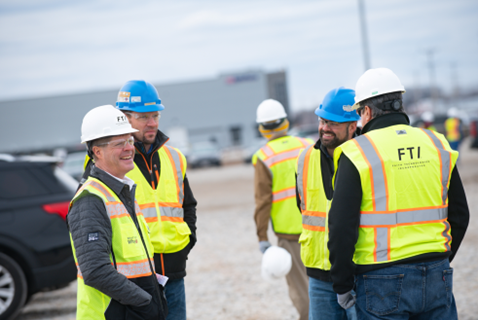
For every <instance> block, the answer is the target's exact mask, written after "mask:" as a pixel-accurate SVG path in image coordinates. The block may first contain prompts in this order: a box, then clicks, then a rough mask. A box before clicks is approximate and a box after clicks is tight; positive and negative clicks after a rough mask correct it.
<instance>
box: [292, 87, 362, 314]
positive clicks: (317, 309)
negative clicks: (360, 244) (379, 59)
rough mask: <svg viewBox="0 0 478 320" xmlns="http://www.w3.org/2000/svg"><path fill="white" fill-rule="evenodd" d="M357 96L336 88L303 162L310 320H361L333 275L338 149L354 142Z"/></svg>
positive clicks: (301, 199) (300, 191) (300, 181)
mask: <svg viewBox="0 0 478 320" xmlns="http://www.w3.org/2000/svg"><path fill="white" fill-rule="evenodd" d="M354 97H355V92H354V91H353V90H351V89H346V88H344V87H340V88H337V89H333V90H331V91H330V92H329V93H327V95H326V96H325V98H324V101H323V102H322V104H321V105H320V107H319V108H317V110H315V114H316V115H318V116H319V135H320V138H319V140H318V141H317V142H316V143H315V145H311V146H309V147H307V148H306V149H305V150H302V151H301V153H300V155H299V157H298V158H297V184H296V185H297V205H298V207H299V209H300V210H301V212H302V228H303V231H302V234H301V236H300V239H299V243H300V245H301V258H302V262H303V263H304V265H305V267H306V269H307V275H308V276H309V300H310V308H309V319H311V320H321V319H324V320H342V319H356V318H357V315H356V313H355V307H351V308H349V309H347V310H345V309H343V308H342V307H341V306H340V305H339V304H338V303H337V296H336V294H335V292H334V290H333V288H332V278H331V277H330V262H329V251H328V250H327V240H328V213H327V211H328V208H329V207H330V202H331V201H332V196H333V188H332V176H333V173H334V163H333V156H334V150H335V148H337V147H338V146H339V145H341V144H342V143H344V142H345V141H347V140H349V139H352V138H353V136H354V134H355V131H356V129H357V120H358V119H360V118H359V116H358V115H357V113H356V112H354V111H352V109H351V107H352V105H353V104H354Z"/></svg>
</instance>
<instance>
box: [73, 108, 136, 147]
mask: <svg viewBox="0 0 478 320" xmlns="http://www.w3.org/2000/svg"><path fill="white" fill-rule="evenodd" d="M137 131H138V130H136V129H133V127H132V126H131V125H130V124H129V122H128V118H126V115H125V114H124V113H123V112H121V111H119V110H118V109H116V108H115V107H113V106H112V105H105V106H100V107H96V108H94V109H92V110H90V111H88V113H87V114H86V115H85V117H84V118H83V123H82V124H81V143H85V142H88V141H92V140H95V139H99V138H103V137H109V136H119V135H122V134H127V133H133V132H137Z"/></svg>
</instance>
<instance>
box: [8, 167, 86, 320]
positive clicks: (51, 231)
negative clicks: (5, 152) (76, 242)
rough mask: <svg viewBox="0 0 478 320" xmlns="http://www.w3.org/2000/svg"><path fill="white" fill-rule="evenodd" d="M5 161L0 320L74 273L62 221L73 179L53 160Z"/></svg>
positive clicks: (59, 285)
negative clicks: (35, 294)
mask: <svg viewBox="0 0 478 320" xmlns="http://www.w3.org/2000/svg"><path fill="white" fill-rule="evenodd" d="M4 160H5V159H4ZM11 160H13V159H10V161H2V159H0V320H3V319H12V318H14V317H15V316H16V315H17V314H18V313H19V312H20V310H21V308H22V307H23V306H24V304H25V303H26V301H28V299H29V298H30V297H31V296H32V295H33V294H34V293H36V292H39V291H47V290H53V289H57V288H61V287H64V286H66V285H68V283H70V282H71V281H73V280H75V279H76V273H77V272H76V266H75V262H74V260H73V255H72V250H71V246H70V237H69V233H68V229H67V226H66V223H65V217H66V214H67V213H68V204H69V202H70V200H71V198H72V197H73V195H74V192H75V190H76V186H77V182H76V181H75V180H74V179H73V178H71V177H70V176H69V175H68V174H66V173H65V172H64V171H62V170H61V169H59V168H58V167H57V166H56V163H51V162H31V161H17V160H14V161H11Z"/></svg>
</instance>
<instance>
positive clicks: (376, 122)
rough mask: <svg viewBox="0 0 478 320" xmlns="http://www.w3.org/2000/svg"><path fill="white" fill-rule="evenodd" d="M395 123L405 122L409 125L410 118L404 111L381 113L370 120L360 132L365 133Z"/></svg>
mask: <svg viewBox="0 0 478 320" xmlns="http://www.w3.org/2000/svg"><path fill="white" fill-rule="evenodd" d="M397 124H406V125H410V119H409V118H408V116H407V115H406V114H405V113H401V112H392V113H386V114H384V115H381V116H380V117H377V118H373V119H372V120H370V121H369V122H368V123H367V124H366V125H365V126H364V127H363V128H362V133H361V134H365V133H367V132H369V131H372V130H376V129H382V128H386V127H390V126H394V125H397Z"/></svg>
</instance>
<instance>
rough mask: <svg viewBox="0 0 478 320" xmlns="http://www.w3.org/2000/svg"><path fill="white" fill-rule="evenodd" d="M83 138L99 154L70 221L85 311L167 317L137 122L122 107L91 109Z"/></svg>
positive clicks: (81, 312)
mask: <svg viewBox="0 0 478 320" xmlns="http://www.w3.org/2000/svg"><path fill="white" fill-rule="evenodd" d="M81 131H82V137H81V140H82V143H87V146H88V154H89V156H90V158H91V159H92V160H93V162H92V163H94V164H92V165H91V168H90V169H91V171H90V173H89V177H88V179H87V180H86V182H85V183H84V184H83V186H82V187H81V188H80V189H79V190H78V192H77V193H76V195H75V197H74V198H73V200H72V201H71V204H70V211H69V213H68V216H67V222H68V226H69V229H70V233H71V242H72V247H73V254H74V257H75V262H76V263H77V267H78V299H77V301H78V302H77V318H78V319H106V320H110V319H114V320H121V319H145V320H148V319H151V320H153V319H154V320H159V319H165V310H164V308H166V307H165V306H164V308H163V304H162V300H161V297H162V295H163V292H162V290H163V289H162V287H160V286H159V285H158V281H157V278H156V274H155V271H154V261H153V248H152V246H151V240H150V238H149V231H148V227H147V225H146V221H145V220H144V217H143V214H142V213H141V212H140V210H139V206H138V203H137V202H136V200H135V191H136V185H135V184H134V181H132V180H131V179H129V178H127V177H126V176H125V175H126V173H128V172H129V171H131V170H132V169H133V168H134V162H133V157H134V147H133V144H134V138H133V136H132V135H131V134H132V133H134V132H137V131H138V130H136V129H133V128H132V127H131V125H130V124H129V123H128V120H127V118H126V116H125V115H123V114H122V113H121V111H119V110H117V109H115V108H114V107H113V106H110V105H107V106H101V107H98V108H95V109H93V110H91V111H90V112H88V113H87V114H86V116H85V118H84V119H83V124H82V128H81Z"/></svg>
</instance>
